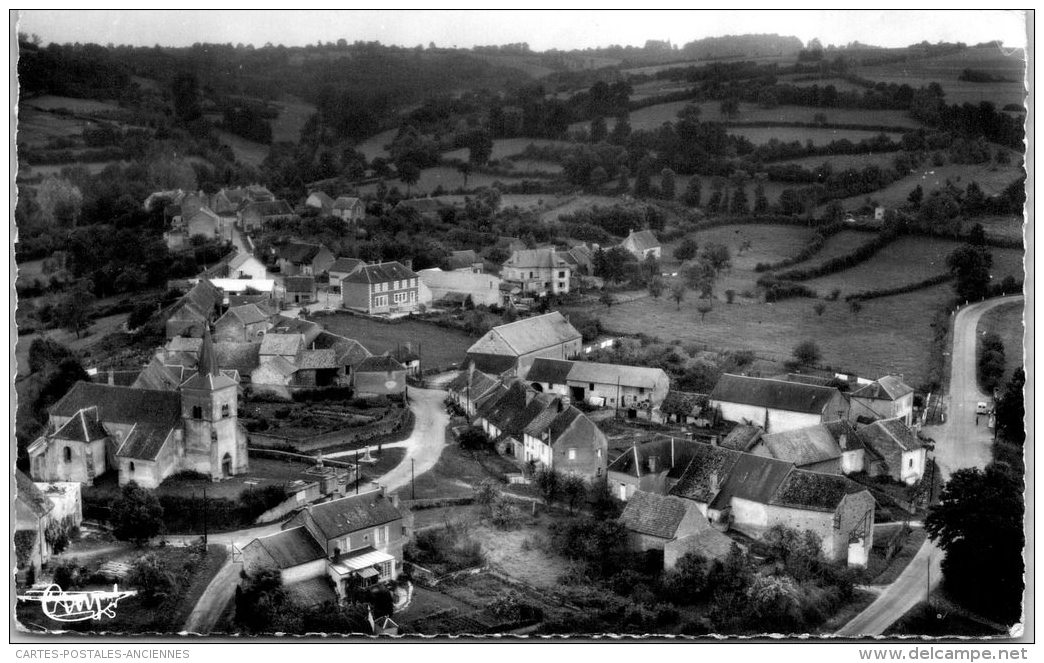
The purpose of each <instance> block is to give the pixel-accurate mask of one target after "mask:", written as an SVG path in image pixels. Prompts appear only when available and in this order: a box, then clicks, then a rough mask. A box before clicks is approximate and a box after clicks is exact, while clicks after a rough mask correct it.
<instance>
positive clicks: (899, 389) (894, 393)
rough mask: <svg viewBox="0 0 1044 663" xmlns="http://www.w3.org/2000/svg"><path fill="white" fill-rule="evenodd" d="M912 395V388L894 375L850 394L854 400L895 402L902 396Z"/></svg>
mask: <svg viewBox="0 0 1044 663" xmlns="http://www.w3.org/2000/svg"><path fill="white" fill-rule="evenodd" d="M910 393H913V387H911V386H909V385H907V384H906V383H904V382H903V381H902V379H901V378H899V377H898V376H896V375H886V376H884V377H883V378H878V379H876V380H874V381H873V382H871V383H870V384H868V385H866V386H865V387H862V388H860V389H857V390H855V391H854V392H852V396H854V397H855V398H869V399H873V400H881V401H897V400H899V399H900V398H902V397H903V396H905V395H907V394H910Z"/></svg>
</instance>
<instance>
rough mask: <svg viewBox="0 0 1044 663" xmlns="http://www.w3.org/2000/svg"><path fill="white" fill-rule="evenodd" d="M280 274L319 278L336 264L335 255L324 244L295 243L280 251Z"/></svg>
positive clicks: (285, 246)
mask: <svg viewBox="0 0 1044 663" xmlns="http://www.w3.org/2000/svg"><path fill="white" fill-rule="evenodd" d="M277 255H278V256H279V272H280V273H281V274H282V275H283V276H318V275H320V274H322V273H323V272H326V271H327V270H329V269H330V266H331V265H333V264H334V260H335V259H334V255H333V254H332V253H330V249H328V248H326V247H325V246H323V245H322V244H304V243H300V242H295V243H291V244H286V245H284V246H283V247H281V248H280V249H279V252H278V254H277Z"/></svg>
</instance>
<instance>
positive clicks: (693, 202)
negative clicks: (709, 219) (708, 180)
mask: <svg viewBox="0 0 1044 663" xmlns="http://www.w3.org/2000/svg"><path fill="white" fill-rule="evenodd" d="M702 196H703V186H702V184H700V178H699V176H697V175H693V176H692V177H690V178H689V183H688V184H687V185H686V186H685V193H684V194H683V195H682V202H684V203H685V204H686V205H688V206H689V207H699V206H700V202H701V200H700V199H701V198H702Z"/></svg>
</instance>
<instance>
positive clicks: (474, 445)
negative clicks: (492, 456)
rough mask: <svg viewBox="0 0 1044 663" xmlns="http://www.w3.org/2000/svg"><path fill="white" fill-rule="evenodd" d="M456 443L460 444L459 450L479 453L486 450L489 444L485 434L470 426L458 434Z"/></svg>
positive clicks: (479, 429)
mask: <svg viewBox="0 0 1044 663" xmlns="http://www.w3.org/2000/svg"><path fill="white" fill-rule="evenodd" d="M457 441H458V443H459V444H460V448H461V449H468V450H471V451H481V450H483V449H488V448H489V444H490V439H489V436H488V435H486V432H485V431H483V430H482V429H481V428H479V427H477V426H471V427H469V428H465V429H464V430H462V431H461V432H460V435H459V436H458V437H457Z"/></svg>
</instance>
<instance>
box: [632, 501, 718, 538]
mask: <svg viewBox="0 0 1044 663" xmlns="http://www.w3.org/2000/svg"><path fill="white" fill-rule="evenodd" d="M690 509H696V504H695V503H693V502H691V501H689V500H683V499H681V498H680V497H674V496H671V495H656V494H654V493H647V492H645V491H644V490H636V491H635V492H634V494H633V495H631V497H630V499H628V500H627V506H625V507H624V510H623V513H621V514H620V524H622V525H623V526H624V527H626V528H627V529H629V530H631V531H632V532H638V533H639V534H647V535H649V536H655V537H659V538H661V539H673V538H674V537H675V536H676V535H677V534H678V525H680V524H681V522H682V519H683V518H685V514H686V512H687V511H689V510H690ZM703 524H704V525H706V527H707V528H710V525H709V524H708V523H707V519H706V518H704V519H703ZM701 529H702V528H701Z"/></svg>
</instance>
